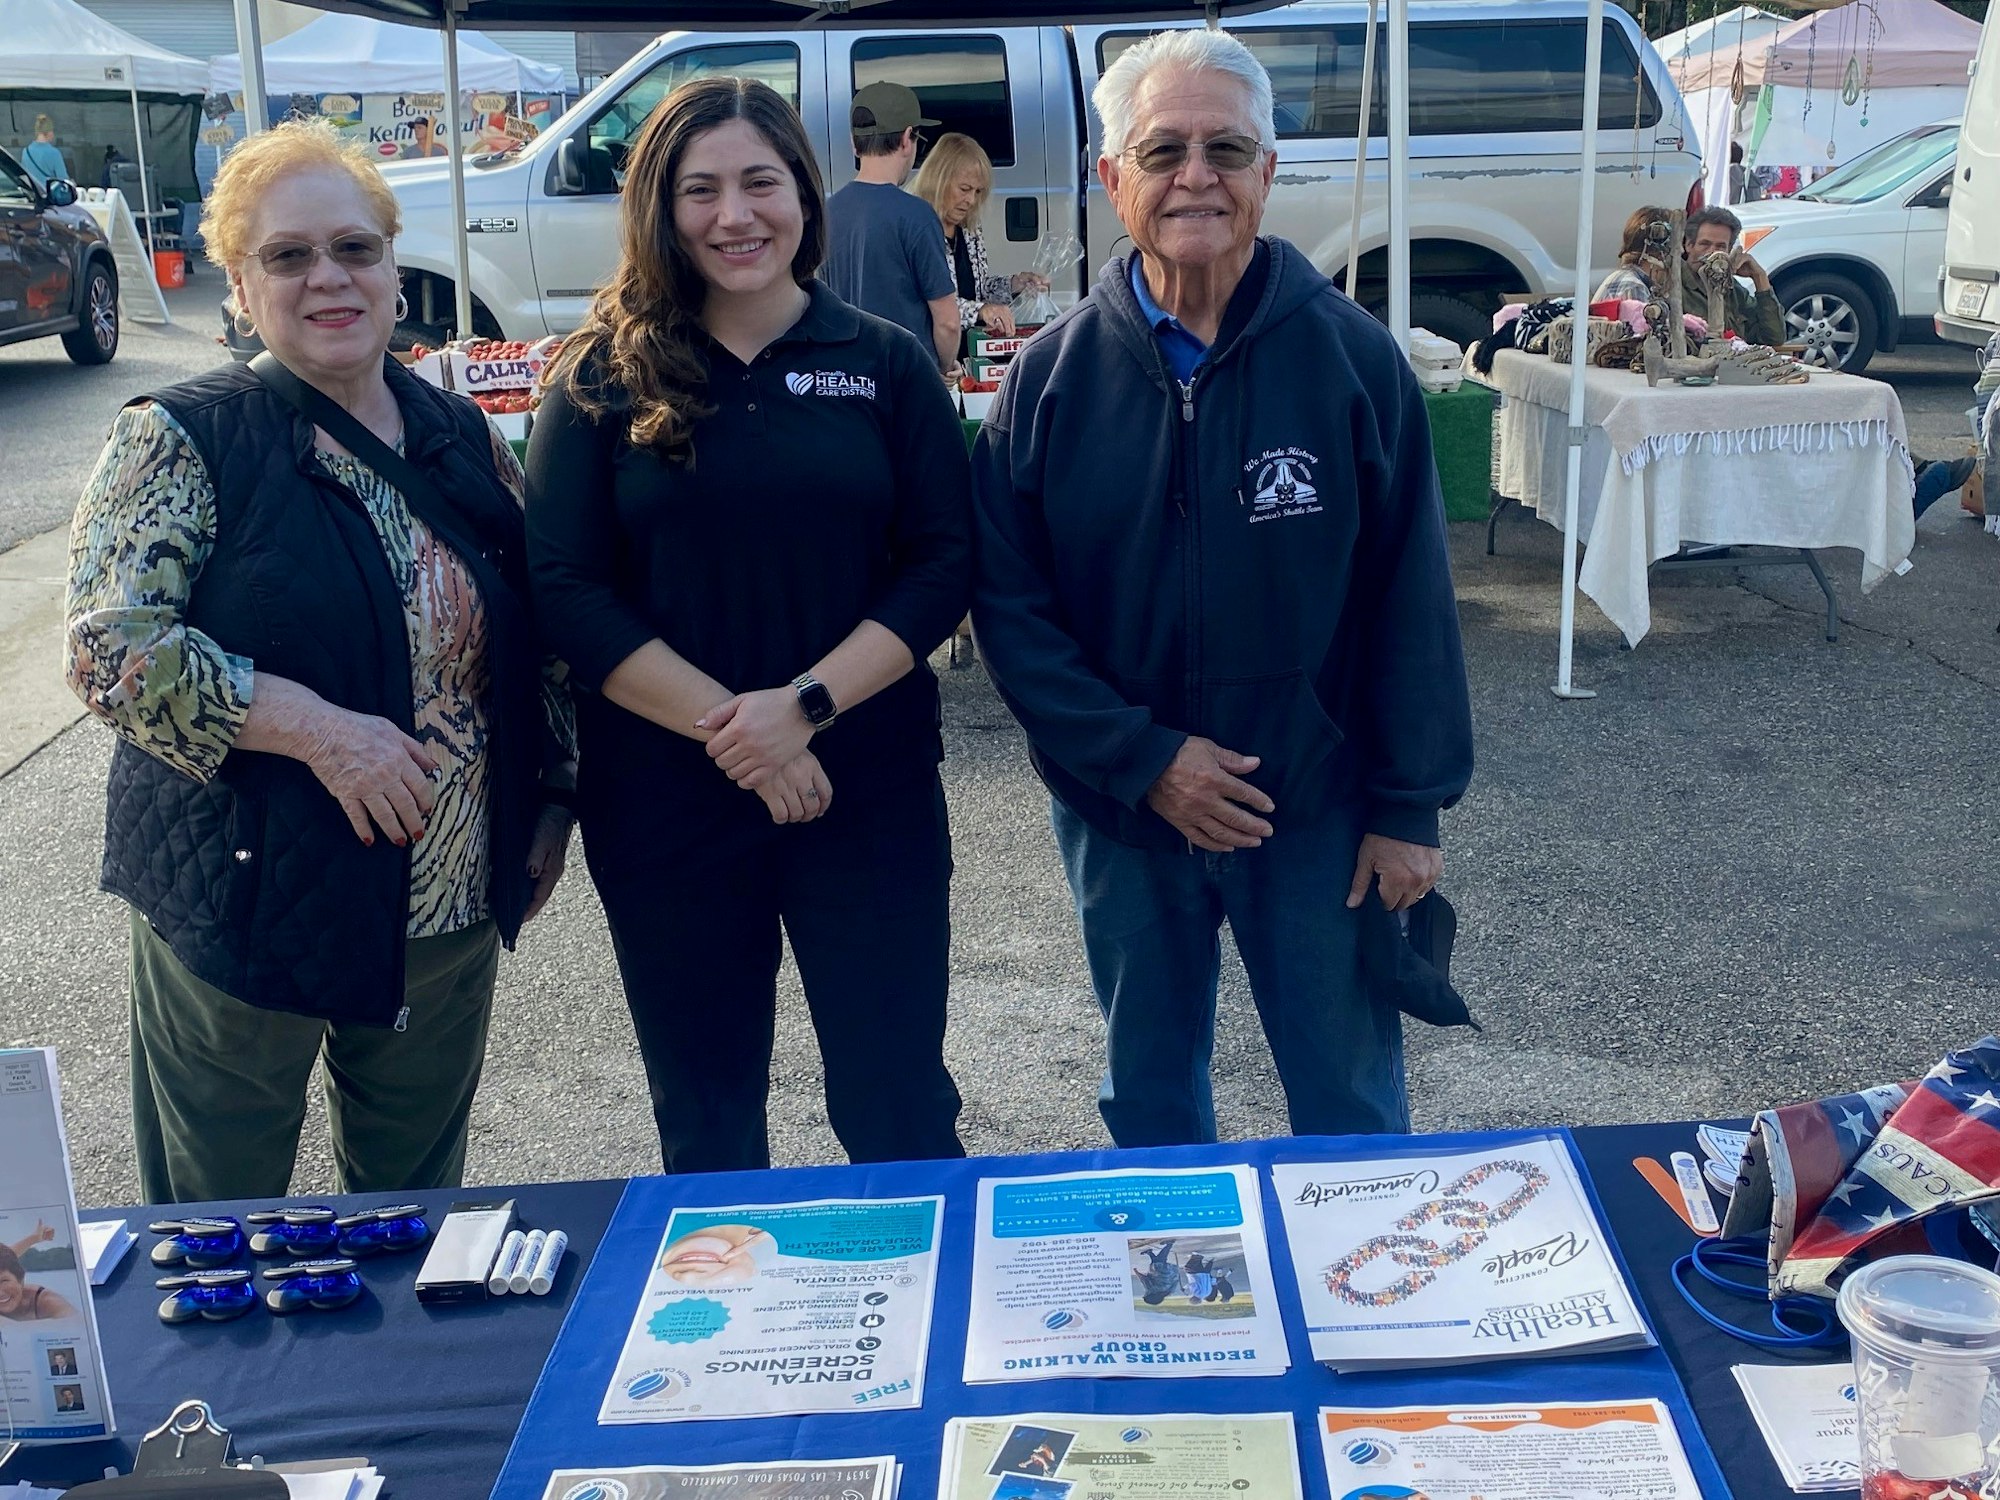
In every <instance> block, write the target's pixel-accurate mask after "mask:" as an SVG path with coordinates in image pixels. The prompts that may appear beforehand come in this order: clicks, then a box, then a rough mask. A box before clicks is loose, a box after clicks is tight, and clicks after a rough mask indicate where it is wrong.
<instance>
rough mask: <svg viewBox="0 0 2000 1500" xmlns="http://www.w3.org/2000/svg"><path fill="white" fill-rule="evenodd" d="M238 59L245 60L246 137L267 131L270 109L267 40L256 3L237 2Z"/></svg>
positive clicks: (244, 117)
mask: <svg viewBox="0 0 2000 1500" xmlns="http://www.w3.org/2000/svg"><path fill="white" fill-rule="evenodd" d="M236 55H237V56H238V57H240V58H242V59H243V133H244V134H245V135H246V136H251V135H255V134H256V133H257V132H258V131H260V130H263V129H265V128H266V123H267V121H266V114H267V112H268V110H269V108H270V106H269V105H268V104H266V103H265V102H264V36H263V32H262V29H261V27H260V25H259V23H258V20H257V0H236Z"/></svg>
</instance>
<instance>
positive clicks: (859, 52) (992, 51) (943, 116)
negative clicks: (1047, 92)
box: [853, 36, 1014, 167]
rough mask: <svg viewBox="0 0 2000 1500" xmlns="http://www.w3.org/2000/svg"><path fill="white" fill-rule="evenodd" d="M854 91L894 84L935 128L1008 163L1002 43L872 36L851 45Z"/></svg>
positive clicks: (1009, 114)
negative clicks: (919, 104)
mask: <svg viewBox="0 0 2000 1500" xmlns="http://www.w3.org/2000/svg"><path fill="white" fill-rule="evenodd" d="M853 58H854V87H855V89H856V90H860V89H862V88H865V87H867V86H868V85H869V84H871V83H882V82H885V81H886V82H889V83H900V84H903V85H904V86H905V87H907V88H910V89H913V90H915V92H916V95H917V98H918V99H919V100H921V101H922V102H923V108H924V114H925V115H927V116H928V117H929V118H931V119H933V120H937V121H939V122H940V123H939V124H937V125H935V126H926V127H925V128H924V130H923V132H922V133H923V134H924V135H925V136H927V137H928V138H930V139H931V140H936V139H937V138H938V137H939V136H940V135H943V134H945V133H946V132H947V131H952V130H956V131H958V132H959V133H960V134H961V135H969V136H971V137H972V138H973V139H974V140H975V141H977V142H979V144H980V146H981V147H983V148H984V150H985V152H986V154H987V156H989V157H990V158H992V161H993V165H994V166H996V167H1011V166H1012V165H1013V164H1014V111H1013V105H1012V102H1011V101H1010V100H1009V99H1008V97H1007V44H1006V43H1005V42H1003V41H1001V40H1000V38H999V37H997V36H965V37H960V36H949V37H946V36H917V37H875V38H870V39H866V40H863V41H858V42H856V43H855V44H854V52H853Z"/></svg>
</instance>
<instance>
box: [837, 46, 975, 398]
mask: <svg viewBox="0 0 2000 1500" xmlns="http://www.w3.org/2000/svg"><path fill="white" fill-rule="evenodd" d="M937 123H938V122H937V121H936V120H930V119H926V118H924V113H923V106H922V105H921V104H920V103H919V102H918V100H917V96H916V94H915V92H914V91H913V90H911V89H908V88H905V87H904V86H903V85H902V84H900V83H871V84H869V85H868V86H867V87H866V88H864V89H862V90H861V91H860V92H859V93H857V94H856V95H855V96H854V104H853V107H852V109H851V111H850V115H849V124H850V127H851V128H852V130H853V132H854V154H855V156H856V157H858V158H859V159H860V165H859V167H858V168H857V170H856V172H855V174H854V181H852V182H850V183H848V184H847V186H846V187H844V188H842V189H841V190H840V191H839V192H837V193H835V194H834V195H833V197H832V198H830V199H829V200H827V205H826V230H827V251H826V263H825V265H824V266H823V267H821V269H820V279H821V280H822V281H824V282H825V283H826V284H827V285H828V286H829V287H831V288H832V289H833V291H834V293H835V294H836V295H837V296H839V297H840V298H841V299H842V300H844V301H847V302H851V303H853V304H854V306H856V307H858V308H860V309H862V311H864V312H871V313H873V314H875V316H877V317H878V318H886V319H888V320H889V321H890V322H891V323H895V324H897V325H899V326H901V327H903V328H907V329H909V330H910V332H911V333H912V334H914V335H916V337H917V339H918V341H919V342H920V343H922V344H923V346H924V347H925V348H926V349H930V350H931V351H932V352H933V353H935V354H936V356H937V362H938V366H939V368H940V369H949V368H951V366H952V365H953V363H954V362H955V361H956V360H957V357H958V335H959V327H958V302H957V299H956V296H955V295H954V294H955V291H956V286H955V283H954V282H953V280H952V274H951V266H950V264H949V262H948V261H947V260H946V259H945V248H944V233H943V230H942V228H941V227H940V225H939V224H938V216H937V214H936V212H935V211H933V210H932V208H931V206H930V205H929V204H928V203H926V202H924V200H923V199H921V198H918V197H915V196H914V195H912V194H909V193H906V192H904V191H903V181H904V179H905V178H907V177H908V176H909V175H910V168H911V167H913V166H914V165H916V160H917V147H918V146H919V145H921V144H922V141H923V138H922V137H921V136H919V135H918V134H917V129H918V127H919V126H924V125H935V124H937Z"/></svg>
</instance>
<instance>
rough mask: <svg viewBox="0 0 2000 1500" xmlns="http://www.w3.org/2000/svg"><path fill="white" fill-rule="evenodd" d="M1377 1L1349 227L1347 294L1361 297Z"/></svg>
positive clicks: (1372, 2)
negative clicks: (1364, 202) (1364, 197)
mask: <svg viewBox="0 0 2000 1500" xmlns="http://www.w3.org/2000/svg"><path fill="white" fill-rule="evenodd" d="M1378 9H1379V7H1378V6H1377V4H1376V0H1368V37H1367V40H1366V41H1365V42H1363V43H1362V46H1361V118H1360V123H1359V124H1357V125H1356V126H1355V129H1354V208H1353V218H1352V220H1351V221H1350V222H1349V224H1348V228H1347V295H1348V296H1350V297H1352V298H1354V299H1355V300H1356V301H1359V300H1360V298H1361V201H1362V192H1363V189H1364V188H1365V187H1366V186H1367V183H1368V125H1369V116H1370V115H1372V114H1373V113H1374V111H1373V109H1372V108H1371V106H1372V105H1373V103H1374V100H1375V12H1376V11H1377V10H1378Z"/></svg>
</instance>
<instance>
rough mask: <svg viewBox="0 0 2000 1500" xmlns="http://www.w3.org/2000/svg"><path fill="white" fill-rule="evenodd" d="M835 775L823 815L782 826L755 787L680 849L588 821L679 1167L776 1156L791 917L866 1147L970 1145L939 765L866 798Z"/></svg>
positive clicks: (830, 1064)
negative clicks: (780, 1030) (961, 1129)
mask: <svg viewBox="0 0 2000 1500" xmlns="http://www.w3.org/2000/svg"><path fill="white" fill-rule="evenodd" d="M835 792H836V795H835V801H834V805H833V808H832V810H831V811H830V812H828V813H827V814H826V816H824V817H823V818H820V819H817V820H816V821H814V822H811V823H807V824H803V825H800V826H789V827H779V826H778V825H776V824H773V823H772V822H771V821H770V820H769V818H768V816H767V815H766V814H765V813H764V812H763V805H762V803H755V806H754V813H755V816H754V817H746V818H744V819H742V820H741V821H735V820H731V822H730V825H729V828H728V831H727V833H726V834H725V835H723V836H720V837H716V838H711V839H705V840H703V841H701V842H700V843H699V844H697V845H694V846H688V845H685V844H683V845H680V846H679V847H677V848H674V849H671V850H667V849H660V848H658V847H657V846H655V847H654V848H653V849H651V850H647V849H635V848H630V847H624V846H622V845H621V843H620V840H619V830H618V829H617V828H616V827H615V826H612V827H608V828H601V829H599V830H595V831H593V830H592V829H590V828H589V827H588V826H586V828H585V837H584V847H585V851H586V854H587V855H588V857H589V860H590V873H591V878H592V879H593V880H594V881H595V882H596V884H597V890H598V894H599V895H600V896H601V897H602V898H603V901H604V910H605V915H606V916H607V917H608V918H609V919H610V923H611V941H612V945H613V947H614V948H615V950H616V952H617V955H618V971H619V973H620V975H621V976H622V977H623V979H624V981H625V1001H626V1004H627V1005H628V1006H630V1008H631V1011H632V1027H633V1030H634V1031H636V1032H637V1033H638V1038H639V1051H640V1055H641V1056H642V1057H643V1058H644V1059H645V1063H646V1078H647V1082H648V1083H649V1085H650V1086H651V1089H652V1095H653V1119H654V1121H655V1123H656V1124H657V1125H658V1126H659V1131H660V1157H661V1160H662V1161H663V1162H664V1163H665V1166H666V1169H667V1170H668V1171H669V1172H724V1171H740V1170H751V1169H757V1168H763V1167H768V1166H770V1164H771V1144H770V1134H769V1130H768V1128H767V1125H766V1121H765V1117H764V1105H765V1099H766V1097H767V1095H768V1093H769V1090H770V1075H771V1047H772V1035H773V1031H774V1028H775V1024H776V1014H777V983H778V965H779V961H780V954H781V949H780V945H779V924H780V923H781V922H782V924H783V927H784V932H785V935H786V936H788V937H789V938H790V939H791V943H792V955H793V957H794V958H795V959H796V960H797V961H798V966H799V977H800V978H801V979H802V980H803V981H804V984H805V992H806V1004H807V1007H808V1008H809V1009H810V1010H811V1012H812V1020H813V1029H814V1030H815V1031H816V1032H817V1033H818V1036H819V1050H820V1061H821V1064H822V1065H823V1067H824V1068H825V1072H826V1106H827V1118H828V1121H829V1123H831V1125H832V1126H833V1133H834V1134H835V1135H836V1136H838V1137H839V1138H840V1144H841V1145H842V1146H843V1147H844V1148H845V1149H846V1151H847V1154H848V1157H849V1159H850V1160H852V1161H857V1162H870V1161H904V1160H920V1159H929V1158H938V1157H960V1156H963V1155H964V1154H965V1149H964V1147H962V1146H961V1145H960V1144H959V1140H958V1134H957V1130H956V1128H955V1126H956V1122H957V1119H958V1109H959V1097H958V1089H957V1087H956V1086H955V1085H954V1084H953V1083H952V1079H951V1074H950V1073H949V1072H948V1071H946V1069H945V1065H944V1028H945V992H946V989H947V987H948V983H949V963H950V948H951V913H950V890H951V835H950V831H949V829H948V828H947V826H946V821H945V806H944V789H943V787H942V786H940V785H939V783H938V779H937V777H936V775H935V774H932V775H930V776H928V777H925V778H922V779H919V780H917V781H915V782H914V783H912V784H910V785H908V786H905V787H899V788H895V789H893V790H890V791H887V792H883V793H880V794H877V795H875V796H873V797H870V798H867V799H866V800H862V801H860V802H858V803H857V802H854V801H848V802H843V801H841V800H840V799H839V795H838V788H836V789H835ZM740 795H742V796H743V797H744V798H745V799H746V804H747V803H750V802H754V799H752V798H751V795H750V794H749V793H747V792H745V793H741V794H740ZM593 833H594V836H593Z"/></svg>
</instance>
